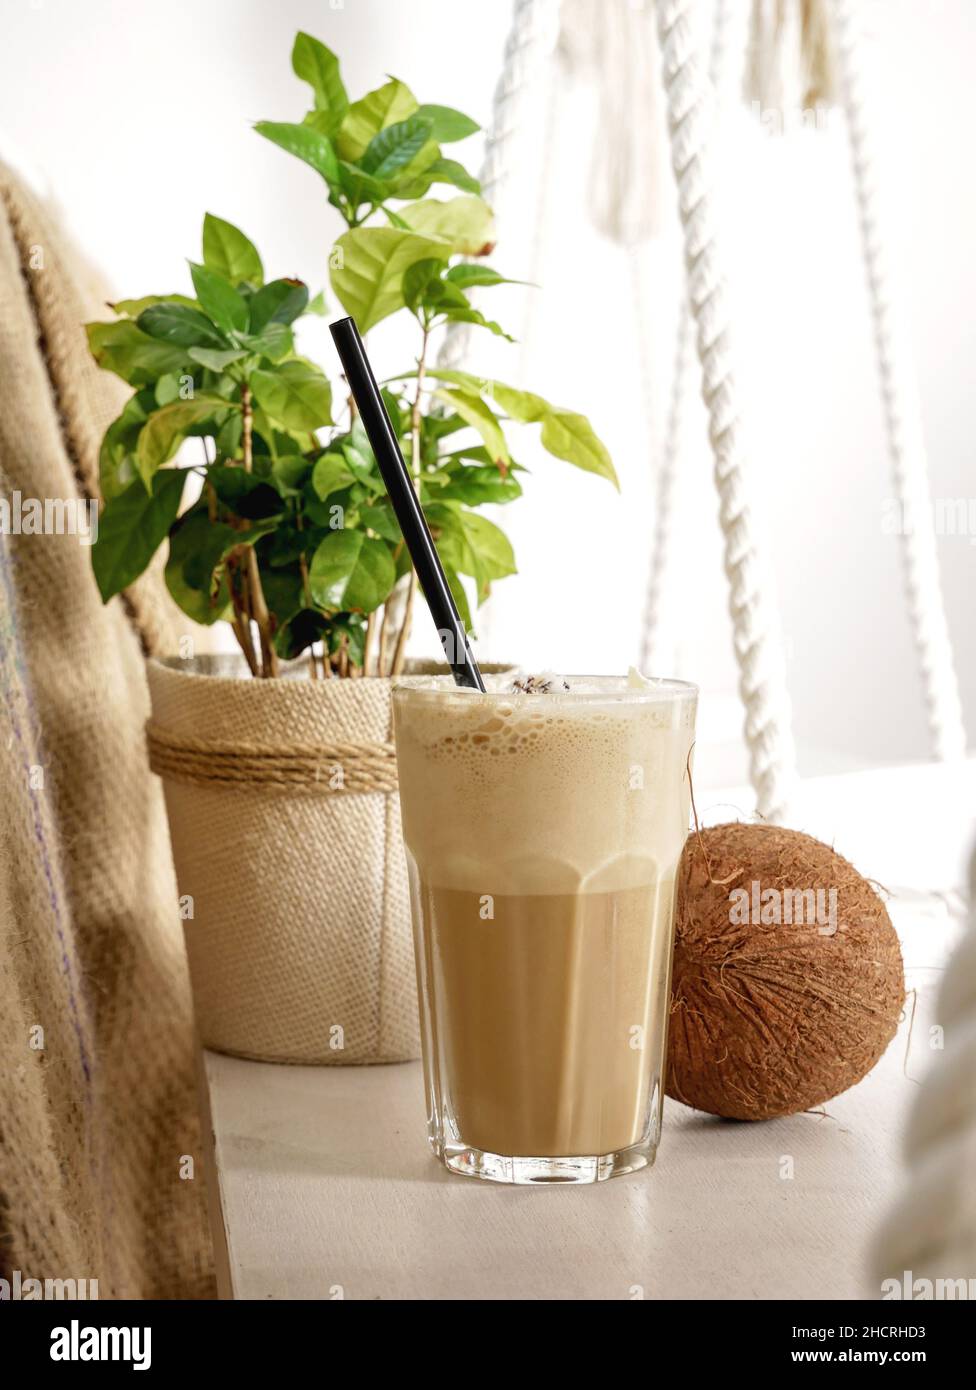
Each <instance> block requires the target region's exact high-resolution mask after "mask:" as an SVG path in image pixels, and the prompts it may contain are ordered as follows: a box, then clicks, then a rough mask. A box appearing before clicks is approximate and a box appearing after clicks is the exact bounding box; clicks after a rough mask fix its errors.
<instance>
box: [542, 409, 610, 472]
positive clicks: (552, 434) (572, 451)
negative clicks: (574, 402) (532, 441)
mask: <svg viewBox="0 0 976 1390" xmlns="http://www.w3.org/2000/svg"><path fill="white" fill-rule="evenodd" d="M540 440H541V443H542V447H543V448H544V449H546V450H547V451H548V452H549V453H550V454H553V455H554V456H555V457H556V458H559V459H565V460H566V462H567V463H571V464H573V465H574V467H576V468H582V469H584V471H585V472H587V473H597V474H599V476H600V477H601V478H607V479H609V481H610V482H611V483H613V485H614V487H615V488H617V490H618V491H619V490H620V483H619V481H618V479H617V473H616V470H615V469H614V466H613V463H612V462H611V460H610V455H609V454H608V453H607V450H606V447H605V445H604V444H603V443H602V442H601V441H600V440H599V439H598V438H597V436H596V434H595V432H594V430H593V426H592V425H591V424H590V422H589V420H588V419H587V418H586V416H585V415H577V414H576V413H575V412H574V411H571V410H562V409H555V410H553V411H552V412H551V413H550V414H548V415H547V416H546V417H545V419H544V420H543V422H542V434H541V435H540Z"/></svg>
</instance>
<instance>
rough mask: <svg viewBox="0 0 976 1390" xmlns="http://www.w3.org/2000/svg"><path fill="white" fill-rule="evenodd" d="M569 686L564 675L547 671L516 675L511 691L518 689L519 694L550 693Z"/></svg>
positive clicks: (564, 689) (567, 688)
mask: <svg viewBox="0 0 976 1390" xmlns="http://www.w3.org/2000/svg"><path fill="white" fill-rule="evenodd" d="M569 688H570V685H569V681H568V680H567V679H566V677H565V676H554V675H552V673H551V672H549V671H546V672H543V674H542V675H541V676H516V678H515V680H513V681H512V686H511V689H512V691H513V693H514V692H515V691H518V693H519V694H520V695H551V694H552V693H553V692H554V691H567V690H569Z"/></svg>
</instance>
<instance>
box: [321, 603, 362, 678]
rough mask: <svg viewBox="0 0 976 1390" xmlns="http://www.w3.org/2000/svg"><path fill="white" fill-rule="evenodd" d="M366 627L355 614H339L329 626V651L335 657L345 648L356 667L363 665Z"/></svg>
mask: <svg viewBox="0 0 976 1390" xmlns="http://www.w3.org/2000/svg"><path fill="white" fill-rule="evenodd" d="M365 638H366V627H365V624H364V623H363V621H362V619H359V618H356V617H355V616H354V615H353V614H351V613H349V614H346V613H337V614H336V616H335V617H334V618H333V619H332V621H331V623H330V624H329V632H328V638H327V640H328V643H329V651H330V652H331V653H332V655H333V656H334V655H335V654H336V652H338V651H341V650H342V648H343V647H345V649H346V651H347V652H348V653H349V660H350V661H351V662H352V663H353V665H355V666H361V665H362V664H363V648H364V646H365Z"/></svg>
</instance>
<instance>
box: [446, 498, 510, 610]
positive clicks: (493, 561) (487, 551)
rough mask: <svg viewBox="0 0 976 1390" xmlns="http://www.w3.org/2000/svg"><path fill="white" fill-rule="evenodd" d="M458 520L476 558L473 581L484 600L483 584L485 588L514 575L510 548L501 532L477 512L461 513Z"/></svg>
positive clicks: (462, 511) (463, 511) (507, 540)
mask: <svg viewBox="0 0 976 1390" xmlns="http://www.w3.org/2000/svg"><path fill="white" fill-rule="evenodd" d="M460 516H461V525H462V526H463V527H464V533H465V535H466V536H467V538H468V544H469V545H470V546H471V549H472V551H473V552H474V556H475V561H476V570H477V572H476V576H475V577H476V578H478V580H479V585H478V587H479V593H481V597H485V596H486V594H487V589H486V588H485V590H484V592H482V585H483V584H485V585H486V584H487V582H488V581H490V580H492V579H504V578H505V576H506V575H509V574H515V573H516V569H515V554H514V552H513V550H512V544H511V541H510V540H509V539H508V537H507V536H506V535H505V532H504V531H502V530H501V529H500V528H499V527H498V526H496V525H495V523H494V522H493V521H489V520H488V518H487V517H486V516H482V515H481V514H480V513H479V512H469V511H465V510H463V509H462V510H461V513H460Z"/></svg>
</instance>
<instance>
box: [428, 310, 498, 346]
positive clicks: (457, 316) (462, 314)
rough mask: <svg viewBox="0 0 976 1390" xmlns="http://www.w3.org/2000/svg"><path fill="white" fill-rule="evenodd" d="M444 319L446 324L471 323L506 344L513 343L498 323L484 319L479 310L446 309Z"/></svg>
mask: <svg viewBox="0 0 976 1390" xmlns="http://www.w3.org/2000/svg"><path fill="white" fill-rule="evenodd" d="M444 317H445V319H446V320H447V322H448V323H472V324H474V325H475V327H477V328H487V329H488V332H489V333H493V334H494V335H495V337H496V338H504V339H505V341H506V342H507V343H514V342H515V339H514V338H513V337H512V335H511V334H510V333H506V332H505V330H504V328H502V326H501V324H500V323H496V322H495V320H494V319H486V318H485V316H484V314H483V313H482V312H481V310H480V309H473V308H471V306H470V305H469V306H468V307H467V308H464V309H462V308H457V309H448V310H447V312H446V313H445V315H444Z"/></svg>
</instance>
